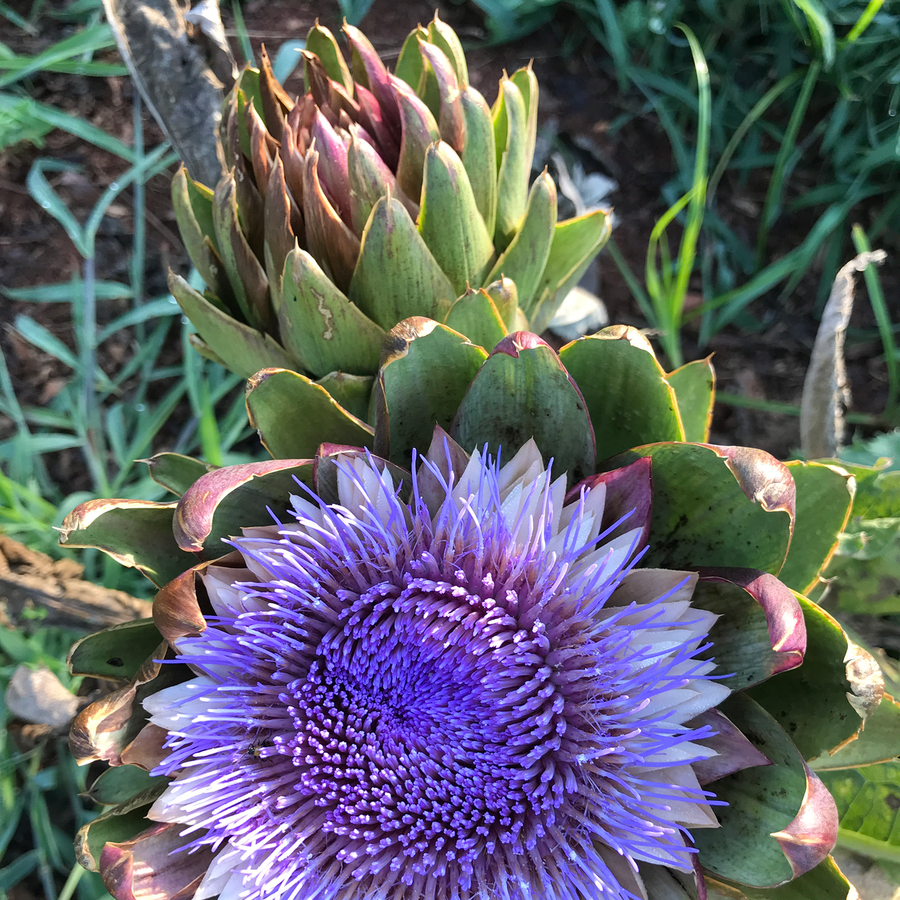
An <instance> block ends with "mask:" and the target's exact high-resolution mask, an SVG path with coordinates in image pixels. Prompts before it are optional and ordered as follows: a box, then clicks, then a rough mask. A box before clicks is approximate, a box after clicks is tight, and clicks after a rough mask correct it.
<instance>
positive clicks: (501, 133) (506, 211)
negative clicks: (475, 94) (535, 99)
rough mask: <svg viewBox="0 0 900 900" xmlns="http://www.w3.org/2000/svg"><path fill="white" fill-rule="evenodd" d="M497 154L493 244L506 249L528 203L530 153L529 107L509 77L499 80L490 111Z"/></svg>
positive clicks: (531, 154)
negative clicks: (495, 221)
mask: <svg viewBox="0 0 900 900" xmlns="http://www.w3.org/2000/svg"><path fill="white" fill-rule="evenodd" d="M492 117H493V120H494V142H495V148H496V150H495V152H496V154H497V170H498V173H497V224H496V225H495V227H494V246H495V247H497V248H498V249H505V248H506V246H507V244H509V242H510V241H511V240H512V238H513V235H514V234H515V232H516V229H517V228H518V227H519V223H520V221H521V219H522V216H523V215H524V213H525V207H526V205H527V203H528V176H529V174H530V172H531V160H532V156H533V151H532V153H529V152H528V141H527V140H526V138H527V135H528V106H527V104H526V102H525V99H524V98H523V96H522V92H521V91H520V90H519V88H518V87H517V86H516V85H515V84H514V83H513V82H512V81H511V80H510V79H509V78H505V77H504V78H503V80H502V81H501V82H500V93H499V94H498V95H497V101H496V103H495V104H494V109H493V110H492Z"/></svg>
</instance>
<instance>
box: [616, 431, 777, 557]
mask: <svg viewBox="0 0 900 900" xmlns="http://www.w3.org/2000/svg"><path fill="white" fill-rule="evenodd" d="M645 456H646V457H650V458H651V459H652V460H653V517H652V521H651V527H650V549H649V551H648V553H647V555H646V556H645V557H644V559H643V562H642V564H643V565H646V566H650V567H653V566H658V567H661V568H696V567H698V566H740V567H744V568H748V569H762V570H763V571H765V572H771V573H773V574H777V572H778V570H779V569H780V568H781V565H782V562H783V560H784V557H785V555H786V553H787V548H788V543H789V541H790V532H791V519H792V514H793V482H792V481H791V478H790V473H789V472H788V470H787V469H786V468H785V466H784V465H783V464H781V463H779V462H778V461H777V460H776V459H774V457H771V456H769V454H768V453H764V452H763V451H762V450H751V449H749V448H746V447H713V446H707V445H704V444H683V443H666V444H644V445H643V446H639V447H635V448H633V449H632V450H629V451H628V452H627V453H621V454H619V455H618V456H615V457H613V458H612V459H609V460H606V461H605V462H604V464H603V467H604V469H607V470H609V469H615V468H618V467H620V466H624V465H627V464H628V463H630V462H633V461H634V460H636V459H640V458H641V457H645Z"/></svg>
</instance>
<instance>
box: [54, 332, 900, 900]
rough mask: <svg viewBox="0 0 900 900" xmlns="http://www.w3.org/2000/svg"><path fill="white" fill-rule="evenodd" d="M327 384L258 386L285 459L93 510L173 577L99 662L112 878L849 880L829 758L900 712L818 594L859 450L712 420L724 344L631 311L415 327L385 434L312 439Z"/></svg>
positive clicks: (431, 891)
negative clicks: (564, 323) (534, 327)
mask: <svg viewBox="0 0 900 900" xmlns="http://www.w3.org/2000/svg"><path fill="white" fill-rule="evenodd" d="M301 378H302V376H300V375H298V374H296V373H294V372H291V371H289V370H286V369H276V368H271V369H268V370H264V371H262V372H260V373H258V374H257V375H256V377H255V378H254V379H253V380H252V381H251V384H250V386H249V390H248V408H249V409H250V412H251V415H252V416H253V417H254V420H255V421H256V423H257V427H258V428H259V429H260V433H261V436H262V438H263V440H264V443H265V445H266V446H267V447H268V448H269V450H270V452H271V454H272V457H273V458H271V459H268V460H265V461H260V462H252V463H245V464H242V465H237V466H228V467H224V468H219V469H213V468H211V467H207V466H206V465H204V464H203V463H202V462H200V461H198V460H192V459H189V458H186V457H181V456H177V455H174V454H162V455H159V456H157V457H154V459H153V460H151V461H150V471H151V473H152V475H153V477H154V478H155V479H156V480H158V481H159V482H160V483H161V484H163V485H165V486H166V487H167V488H168V489H169V490H171V491H172V492H173V494H174V495H175V499H173V500H172V501H171V502H168V503H151V502H145V501H139V500H99V501H93V502H91V503H87V504H84V505H82V506H81V507H79V508H77V509H76V510H75V511H74V512H73V513H71V514H70V516H69V517H68V519H67V520H66V523H65V525H64V528H63V540H64V541H65V542H66V543H68V544H69V545H76V546H77V545H82V546H92V547H99V548H100V549H103V550H105V551H106V552H108V553H110V554H112V555H113V556H114V557H116V558H117V559H119V560H120V561H121V562H123V563H124V564H126V565H134V566H137V567H138V568H139V569H140V570H141V571H143V572H144V573H145V574H146V575H147V576H148V577H149V578H150V579H151V580H152V581H153V582H154V583H155V584H156V585H157V586H158V587H159V593H158V595H157V597H156V599H155V601H154V603H153V607H152V618H147V619H145V620H141V621H138V622H135V623H130V624H128V625H125V626H117V627H115V628H113V629H109V630H107V631H105V632H101V633H99V634H97V635H94V636H91V637H88V638H86V639H85V640H83V641H82V642H81V643H80V644H78V645H76V647H75V648H74V649H73V652H72V655H71V666H72V669H73V671H75V672H78V673H83V674H91V675H94V676H97V677H104V678H116V679H119V682H118V686H117V688H116V689H115V690H114V691H113V692H112V693H110V694H108V695H107V696H105V697H103V698H102V699H100V700H98V701H96V702H95V703H94V704H92V705H90V706H88V707H87V708H86V709H85V710H84V711H83V712H82V713H81V714H80V715H79V716H78V718H77V719H76V721H75V723H74V727H73V729H72V736H71V745H72V748H73V751H74V753H75V755H76V757H77V758H78V759H79V760H80V761H81V762H88V761H93V760H107V761H108V762H109V763H110V764H111V765H110V768H108V769H107V770H106V771H105V772H104V773H103V774H102V775H101V776H100V777H99V778H98V779H97V781H96V782H95V784H94V786H93V787H92V788H91V793H92V795H93V796H94V797H95V799H97V800H98V802H100V803H103V804H105V805H107V806H108V810H107V811H106V812H104V813H103V814H102V815H100V816H99V817H98V818H97V819H95V820H94V821H92V822H91V823H89V824H88V825H86V826H85V827H84V828H83V829H82V831H81V832H80V834H79V837H78V844H77V851H78V856H79V859H80V861H81V862H82V864H84V865H86V866H88V867H91V868H94V869H99V870H100V871H101V873H102V875H103V878H104V882H105V884H106V885H107V887H108V888H109V890H110V892H111V893H112V894H113V895H114V896H115V897H116V898H129V900H130V898H136V897H153V898H156V897H159V898H176V897H177V898H189V897H192V896H193V897H195V898H197V900H203V898H207V897H214V896H220V897H223V898H224V897H242V898H260V900H261V898H312V897H322V898H323V900H330V898H337V897H345V896H350V895H351V894H353V895H354V896H357V897H363V898H368V897H371V898H391V900H407V898H410V900H411V898H418V897H427V898H436V900H445V898H446V900H451V898H452V900H456V898H459V900H470V898H485V900H486V898H488V897H498V896H499V897H505V898H509V900H526V898H532V897H534V896H543V897H547V898H552V900H569V898H584V897H604V898H611V900H636V898H643V900H647V898H653V900H659V898H671V900H698V898H704V897H705V898H723V897H724V898H732V900H735V898H737V900H740V898H746V900H760V898H764V897H771V898H772V900H802V898H817V900H845V898H846V897H847V896H848V893H849V890H850V888H849V886H848V884H847V882H846V880H845V879H844V877H843V876H842V875H841V873H840V871H839V870H838V868H837V867H836V866H835V864H834V863H833V861H832V860H831V859H830V857H829V853H830V850H831V848H832V846H833V845H834V842H835V838H836V835H837V827H838V820H837V811H836V808H835V804H834V801H833V800H832V798H831V796H830V794H829V793H828V791H827V790H826V788H825V787H824V785H823V783H822V780H821V779H820V778H819V776H818V775H817V772H822V771H826V770H829V769H832V768H842V767H846V766H848V765H850V766H859V765H864V764H868V763H875V762H881V761H883V759H884V758H885V756H884V754H885V741H884V735H885V734H886V733H893V734H895V735H896V734H897V733H898V726H900V723H898V721H897V717H898V715H900V706H898V705H897V704H895V703H893V702H891V701H889V700H886V701H885V703H884V704H882V705H881V706H879V702H880V701H881V699H882V693H883V683H882V682H881V681H880V679H879V674H878V667H877V664H875V663H874V661H873V660H872V658H871V657H870V656H868V655H867V654H866V653H865V652H864V651H862V650H860V649H859V648H858V647H855V646H854V645H853V644H852V643H851V642H850V641H849V640H848V638H847V636H846V634H845V633H844V632H843V631H842V629H841V627H840V626H839V625H838V623H837V622H835V621H834V620H833V619H832V618H831V617H830V616H829V615H827V614H826V613H825V612H824V611H823V610H822V609H820V608H819V607H818V606H817V605H815V604H814V603H812V602H811V601H809V600H808V599H807V598H806V597H805V596H804V592H805V591H807V590H808V589H809V588H810V587H811V586H812V585H813V584H815V583H816V581H817V578H818V575H819V573H820V572H821V570H822V568H823V566H824V565H825V564H826V562H827V561H828V559H829V558H830V555H831V553H832V552H833V550H834V546H835V544H836V542H837V537H838V534H839V533H840V532H841V530H842V528H843V526H844V524H845V522H846V520H847V516H848V514H849V510H850V506H851V501H852V497H853V490H854V482H853V478H852V477H851V476H850V475H849V474H848V473H847V472H846V471H844V470H842V469H841V468H839V467H838V466H835V465H831V464H821V463H814V462H809V463H807V462H791V463H787V464H785V463H781V462H779V461H777V460H776V459H774V458H773V457H771V456H769V455H768V454H766V453H764V452H762V451H759V450H754V449H750V448H742V447H720V446H714V445H711V444H709V443H707V441H708V436H709V421H710V414H711V409H712V402H713V392H714V376H713V371H712V367H711V365H710V363H709V361H708V360H701V361H697V362H694V363H690V364H688V365H686V366H683V367H682V368H680V369H678V370H676V371H675V372H671V373H666V372H665V371H664V370H663V369H662V368H661V367H660V365H659V363H658V362H657V360H656V358H655V356H654V355H653V352H652V348H651V347H650V345H649V344H648V343H647V342H646V340H645V339H644V338H643V337H642V335H640V333H639V332H637V331H635V330H634V329H631V328H621V327H617V328H612V329H607V330H606V331H604V332H601V333H600V334H598V335H596V336H593V337H590V338H583V339H580V340H578V341H575V342H573V343H571V344H569V345H567V346H566V347H563V348H562V350H561V351H560V352H559V353H558V354H557V353H556V352H554V351H553V350H552V349H551V348H550V347H549V346H548V345H547V344H545V343H544V342H543V341H542V340H541V339H540V338H539V337H537V336H536V335H534V334H532V333H528V332H516V333H513V334H510V335H506V336H504V337H502V338H501V339H500V340H499V341H498V342H497V344H496V346H494V347H493V348H492V349H491V351H490V352H488V351H486V350H484V349H483V348H482V347H480V346H478V345H476V344H473V343H472V342H471V341H470V340H468V339H467V338H466V337H465V336H464V335H462V334H460V333H459V332H456V331H454V330H453V329H451V328H449V327H447V326H446V325H444V324H441V323H438V322H435V321H433V320H426V319H417V318H413V319H410V320H406V321H404V322H401V323H400V324H399V325H397V326H396V327H395V328H394V329H392V330H391V332H390V334H389V335H388V338H387V341H386V345H385V350H384V353H383V357H382V363H381V365H380V367H379V370H378V372H377V376H376V381H375V391H374V398H375V399H374V402H373V404H372V408H373V421H374V428H373V431H372V433H371V434H368V433H367V440H368V445H367V447H360V446H359V442H354V441H352V440H342V441H340V442H338V443H331V444H329V443H325V444H322V445H320V446H317V447H314V448H313V449H312V450H309V447H308V443H305V442H307V441H308V436H304V435H305V433H304V434H301V436H300V437H299V438H297V436H296V435H297V431H296V428H295V420H296V419H298V418H301V416H300V415H297V414H296V413H297V410H298V409H300V411H301V413H302V408H298V407H297V406H296V405H295V397H296V394H295V389H296V385H297V384H298V383H299V382H298V379H301ZM290 410H293V411H294V414H293V415H289V414H288V412H289V411H290ZM354 443H355V444H356V446H347V445H348V444H354ZM363 443H365V442H363ZM873 717H876V718H877V722H878V727H877V729H874V728H872V727H870V728H869V729H866V730H863V724H864V722H865V721H866V720H869V721H870V722H873V721H876V719H873ZM888 743H890V742H888ZM893 746H894V747H896V743H894V745H893Z"/></svg>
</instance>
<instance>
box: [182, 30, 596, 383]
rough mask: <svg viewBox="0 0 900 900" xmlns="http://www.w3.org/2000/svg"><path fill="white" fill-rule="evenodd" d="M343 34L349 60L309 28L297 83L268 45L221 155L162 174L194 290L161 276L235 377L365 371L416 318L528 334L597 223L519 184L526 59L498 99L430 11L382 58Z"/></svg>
mask: <svg viewBox="0 0 900 900" xmlns="http://www.w3.org/2000/svg"><path fill="white" fill-rule="evenodd" d="M344 31H345V32H346V35H347V38H348V41H349V45H350V56H351V62H350V64H349V65H348V63H347V62H346V60H345V58H344V56H343V54H342V52H341V50H340V47H339V46H338V44H337V42H336V40H335V38H334V36H333V35H332V34H331V32H330V31H328V29H326V28H323V27H322V26H320V25H318V23H317V24H316V25H315V26H314V27H313V28H312V30H311V31H310V32H309V35H308V37H307V40H306V49H305V50H304V53H303V58H304V65H305V87H306V93H305V94H304V95H303V96H301V97H298V98H296V99H294V98H292V97H290V96H289V95H288V94H287V93H286V92H285V90H284V89H283V88H282V87H281V85H280V84H279V83H278V82H277V80H276V79H275V76H274V74H273V72H272V68H271V65H270V64H269V61H268V58H267V57H266V55H265V53H263V55H262V61H261V66H260V68H259V70H258V71H257V70H254V69H247V70H245V71H244V73H243V74H242V75H241V77H240V78H239V80H238V82H237V84H236V86H235V88H234V90H233V91H232V93H231V94H230V96H229V98H228V100H227V102H226V109H225V114H224V116H223V128H222V130H223V144H224V147H225V153H226V157H227V158H228V162H229V167H230V170H229V171H228V172H227V174H226V175H225V176H224V177H223V178H222V180H221V181H220V183H219V184H218V185H217V186H215V190H212V189H211V187H206V186H204V185H201V184H198V183H196V182H194V181H192V180H191V178H190V177H189V176H188V174H187V172H186V170H185V169H184V168H182V169H181V170H180V171H179V172H178V173H177V174H176V176H175V178H174V181H173V185H172V195H173V201H174V206H175V213H176V218H177V221H178V227H179V229H180V231H181V235H182V238H183V240H184V243H185V246H186V248H187V250H188V254H189V255H190V258H191V260H192V261H193V263H194V265H195V266H196V268H197V270H198V272H199V273H200V275H201V277H202V278H203V280H204V281H205V283H206V291H205V292H203V293H201V292H199V291H196V290H194V289H193V288H192V287H191V286H190V285H189V284H188V283H187V282H186V281H185V280H184V279H183V278H181V277H179V276H177V275H174V274H173V275H171V276H170V288H171V290H172V293H173V295H174V296H175V297H176V299H177V300H178V302H179V303H180V304H181V306H182V308H183V309H184V311H185V313H186V315H187V316H188V318H189V319H190V320H191V321H192V322H193V323H194V325H195V326H196V328H197V330H198V332H199V337H198V338H195V346H197V348H198V349H199V350H200V351H201V352H202V353H204V354H206V355H207V356H209V357H211V358H213V359H216V360H217V361H219V362H221V363H222V364H223V365H225V366H227V367H228V368H231V369H232V370H233V371H235V372H238V373H239V374H241V375H244V376H246V377H249V376H250V375H252V374H253V373H254V372H256V371H258V370H259V369H262V368H265V367H267V366H280V367H284V368H289V369H293V370H295V371H297V372H299V373H302V374H304V375H305V376H307V377H310V378H312V379H322V378H325V377H327V376H329V375H331V374H332V373H341V374H342V375H346V376H351V377H367V376H371V375H373V374H374V372H375V370H376V369H377V368H378V364H379V359H380V350H381V343H382V340H383V339H384V336H385V333H386V332H387V331H388V330H390V329H391V328H393V327H394V326H395V325H396V324H397V323H398V322H400V321H401V320H403V319H406V318H408V317H410V316H426V317H428V318H430V319H434V320H436V321H439V322H441V323H445V324H449V325H451V326H452V327H454V328H456V329H457V330H460V331H463V332H464V333H467V334H468V333H469V331H472V332H474V333H475V337H476V339H477V342H478V343H482V342H483V339H482V335H483V334H484V333H485V332H488V333H490V334H491V335H492V336H495V332H496V333H499V335H500V336H502V335H504V334H507V333H509V332H511V331H514V330H517V329H521V328H531V329H532V330H535V331H540V330H542V328H543V327H544V326H545V325H546V323H547V322H548V321H549V320H550V318H552V316H553V315H554V313H555V311H556V309H557V308H558V305H559V303H560V302H561V301H562V299H563V298H564V296H565V294H566V293H567V291H568V290H569V289H570V288H571V287H572V286H574V284H575V283H577V281H578V279H579V278H580V277H581V275H582V274H583V273H584V270H585V269H586V267H587V266H588V264H589V263H590V261H591V260H592V259H593V257H594V255H595V254H596V252H597V251H598V250H599V248H600V247H601V246H602V244H603V242H604V241H605V240H606V238H607V236H608V233H609V220H608V216H607V214H606V213H605V212H603V211H602V210H597V211H594V212H590V213H587V214H585V215H582V216H580V217H578V218H575V219H570V220H568V221H564V222H559V221H557V202H556V201H557V195H556V186H555V184H554V182H553V180H552V178H551V177H550V176H549V175H548V174H547V172H546V171H544V172H543V173H541V174H540V175H538V177H537V178H536V179H535V180H534V182H533V183H532V182H531V167H532V157H533V155H534V146H535V138H536V130H537V103H538V84H537V79H536V77H535V75H534V72H533V71H532V70H531V67H530V66H529V67H527V68H523V69H520V70H518V71H517V72H515V73H514V74H513V75H512V76H511V77H507V76H506V75H504V76H503V78H502V80H501V82H500V89H499V94H498V97H497V100H496V102H495V104H494V106H493V109H491V108H490V107H489V106H488V104H487V102H486V101H485V99H484V97H483V96H482V95H481V94H480V93H479V92H478V91H477V90H475V88H473V87H472V86H471V85H470V84H469V79H468V71H467V68H466V60H465V55H464V54H463V51H462V47H461V45H460V42H459V39H458V38H457V36H456V34H455V33H454V32H453V30H452V29H451V28H450V27H449V26H447V25H446V24H445V23H443V22H442V21H441V20H440V19H439V18H438V17H437V16H435V19H434V21H433V22H431V23H429V25H428V27H427V28H423V27H421V26H420V27H418V28H416V30H415V31H413V32H412V34H410V36H409V37H408V38H407V40H406V42H405V43H404V45H403V49H402V51H401V53H400V57H399V59H398V61H397V64H396V67H395V71H394V72H393V73H391V72H389V71H388V69H387V68H386V67H385V65H384V64H383V63H382V61H381V59H380V58H379V57H378V55H377V53H376V52H375V50H374V48H373V47H372V45H371V44H370V43H369V41H368V40H367V39H366V38H365V36H364V35H363V34H362V33H361V32H360V31H359V30H358V29H356V28H354V27H352V26H349V25H347V26H345V28H344ZM482 289H483V290H482ZM491 345H492V344H491ZM327 388H328V386H327V385H326V389H327Z"/></svg>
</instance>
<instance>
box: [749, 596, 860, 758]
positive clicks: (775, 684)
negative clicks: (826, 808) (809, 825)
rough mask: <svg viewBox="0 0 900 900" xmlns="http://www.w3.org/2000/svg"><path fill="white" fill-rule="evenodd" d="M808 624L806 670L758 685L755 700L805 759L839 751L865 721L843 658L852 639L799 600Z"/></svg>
mask: <svg viewBox="0 0 900 900" xmlns="http://www.w3.org/2000/svg"><path fill="white" fill-rule="evenodd" d="M797 599H798V600H799V601H800V605H801V607H802V608H803V618H804V619H805V621H806V654H805V656H804V658H803V665H802V666H800V667H799V668H798V669H794V670H792V671H790V672H783V673H782V674H780V675H777V676H776V677H774V678H772V679H771V680H769V681H767V682H766V683H765V684H760V685H757V686H756V687H755V688H752V689H751V690H750V696H752V697H753V699H754V700H756V701H757V703H760V704H761V705H762V706H764V707H765V708H766V709H767V710H768V711H769V712H770V713H771V714H772V715H773V716H774V717H775V719H776V720H777V721H778V722H779V723H780V724H781V727H782V728H784V730H785V731H786V732H787V733H788V734H789V735H790V737H791V740H792V741H793V742H794V744H796V746H797V749H798V750H799V751H800V752H801V753H802V754H803V757H804V758H805V759H812V758H813V757H816V756H819V755H820V754H822V753H826V752H828V751H830V750H833V749H835V748H836V747H837V746H838V745H839V744H841V743H843V742H844V741H845V740H847V739H848V738H850V737H852V736H853V735H854V734H856V733H857V732H858V731H859V729H860V726H861V725H862V721H861V719H860V715H859V713H857V712H856V710H855V709H854V708H853V707H852V706H851V705H850V703H849V701H848V699H847V692H848V691H851V690H852V687H851V684H850V682H849V681H848V680H847V674H846V669H845V665H844V656H845V654H846V653H847V646H848V644H847V635H846V634H844V631H843V629H842V628H841V626H840V625H838V623H837V622H836V621H835V620H834V619H833V618H832V617H831V616H829V615H828V613H826V612H825V611H824V610H823V609H821V608H820V607H818V606H816V604H815V603H811V602H810V601H809V600H807V599H806V598H805V597H802V596H800V595H797Z"/></svg>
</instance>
